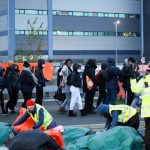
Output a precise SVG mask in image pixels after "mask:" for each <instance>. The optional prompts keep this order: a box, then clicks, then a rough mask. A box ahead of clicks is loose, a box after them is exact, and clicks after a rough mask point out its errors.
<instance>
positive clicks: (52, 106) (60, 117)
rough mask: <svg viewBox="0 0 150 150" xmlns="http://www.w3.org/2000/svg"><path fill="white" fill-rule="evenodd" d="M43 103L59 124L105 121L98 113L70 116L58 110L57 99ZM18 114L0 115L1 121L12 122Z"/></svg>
mask: <svg viewBox="0 0 150 150" xmlns="http://www.w3.org/2000/svg"><path fill="white" fill-rule="evenodd" d="M20 105H21V103H18V105H17V108H19V107H20ZM43 105H44V106H45V107H46V109H47V110H48V111H49V112H50V113H51V115H52V116H53V118H54V120H55V121H56V123H57V124H61V125H65V126H66V125H84V124H99V123H104V122H105V119H104V118H103V117H100V116H98V115H97V114H89V115H87V116H84V117H81V116H80V113H79V112H78V116H77V117H68V114H60V113H59V112H58V109H59V106H58V104H57V103H56V102H55V101H49V102H48V101H46V102H43ZM17 114H18V113H16V114H9V115H8V116H0V121H4V122H8V123H12V122H13V121H14V120H15V118H16V117H17Z"/></svg>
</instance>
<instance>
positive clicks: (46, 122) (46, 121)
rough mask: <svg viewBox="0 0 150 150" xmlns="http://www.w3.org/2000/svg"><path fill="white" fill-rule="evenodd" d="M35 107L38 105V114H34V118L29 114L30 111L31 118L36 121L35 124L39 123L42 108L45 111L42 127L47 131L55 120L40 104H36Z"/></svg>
mask: <svg viewBox="0 0 150 150" xmlns="http://www.w3.org/2000/svg"><path fill="white" fill-rule="evenodd" d="M35 105H36V113H35V114H34V116H33V115H32V113H29V111H28V113H29V114H30V116H31V118H32V119H33V120H34V122H35V123H37V122H38V121H39V110H40V109H41V108H43V110H44V121H43V124H42V126H43V127H44V129H47V127H48V126H49V125H50V124H51V122H52V120H53V118H52V116H51V115H50V114H49V112H48V111H47V110H46V109H45V108H44V107H43V106H41V105H39V104H35Z"/></svg>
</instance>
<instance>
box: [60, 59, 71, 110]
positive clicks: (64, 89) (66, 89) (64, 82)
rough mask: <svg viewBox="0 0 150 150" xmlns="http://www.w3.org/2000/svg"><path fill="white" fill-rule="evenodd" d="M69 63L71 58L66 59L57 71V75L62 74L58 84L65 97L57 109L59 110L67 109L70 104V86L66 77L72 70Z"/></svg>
mask: <svg viewBox="0 0 150 150" xmlns="http://www.w3.org/2000/svg"><path fill="white" fill-rule="evenodd" d="M71 65H72V60H71V59H66V60H65V65H64V66H63V68H62V69H61V71H60V73H59V75H60V76H62V80H61V82H60V86H61V87H62V93H65V95H66V99H65V100H64V102H63V104H62V105H61V107H60V109H59V111H60V112H65V111H67V110H68V109H69V105H70V99H71V92H70V86H69V85H67V78H68V76H69V75H70V74H71V72H72V69H71Z"/></svg>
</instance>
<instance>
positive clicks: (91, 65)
mask: <svg viewBox="0 0 150 150" xmlns="http://www.w3.org/2000/svg"><path fill="white" fill-rule="evenodd" d="M96 68H97V66H96V61H95V60H94V59H89V60H88V61H87V63H86V65H85V69H84V72H83V75H82V78H83V92H85V93H87V92H95V91H96V90H97V87H96V80H95V70H96ZM86 75H88V76H89V78H90V79H91V80H92V81H93V83H94V86H93V89H92V90H91V91H89V90H88V89H87V84H86Z"/></svg>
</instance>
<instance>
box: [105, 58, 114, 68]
mask: <svg viewBox="0 0 150 150" xmlns="http://www.w3.org/2000/svg"><path fill="white" fill-rule="evenodd" d="M107 62H108V64H109V65H113V66H114V65H115V60H114V59H113V58H108V59H107Z"/></svg>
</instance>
